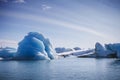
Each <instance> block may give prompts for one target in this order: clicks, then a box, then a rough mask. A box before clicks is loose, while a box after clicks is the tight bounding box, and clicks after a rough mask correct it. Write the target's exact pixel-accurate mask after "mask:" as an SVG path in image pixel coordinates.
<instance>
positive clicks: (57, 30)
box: [0, 0, 120, 48]
mask: <svg viewBox="0 0 120 80" xmlns="http://www.w3.org/2000/svg"><path fill="white" fill-rule="evenodd" d="M31 31H34V32H39V33H42V34H43V35H44V36H45V37H47V38H49V39H50V41H51V43H52V45H53V47H76V46H79V47H81V48H93V47H94V44H95V43H96V42H100V43H102V44H104V43H118V42H120V37H119V34H120V0H0V45H5V46H10V45H16V44H17V43H18V42H19V41H21V40H22V39H23V37H24V36H25V35H26V34H27V33H28V32H31Z"/></svg>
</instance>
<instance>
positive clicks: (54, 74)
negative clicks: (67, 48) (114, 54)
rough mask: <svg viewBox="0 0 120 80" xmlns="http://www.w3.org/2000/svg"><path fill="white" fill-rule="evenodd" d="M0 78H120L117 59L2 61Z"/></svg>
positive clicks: (67, 79) (59, 79) (21, 79)
mask: <svg viewBox="0 0 120 80" xmlns="http://www.w3.org/2000/svg"><path fill="white" fill-rule="evenodd" d="M0 80H120V61H119V60H116V59H94V58H65V59H59V60H52V61H46V60H45V61H0Z"/></svg>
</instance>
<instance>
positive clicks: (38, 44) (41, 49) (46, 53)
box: [0, 32, 55, 60]
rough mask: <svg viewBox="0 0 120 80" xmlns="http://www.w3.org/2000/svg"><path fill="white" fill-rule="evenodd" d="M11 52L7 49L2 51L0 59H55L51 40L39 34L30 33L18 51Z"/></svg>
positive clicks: (20, 44) (20, 43)
mask: <svg viewBox="0 0 120 80" xmlns="http://www.w3.org/2000/svg"><path fill="white" fill-rule="evenodd" d="M5 51H6V52H5ZM10 51H11V50H9V51H7V49H2V51H1V53H0V55H1V56H0V57H1V58H4V59H7V58H9V59H13V60H50V59H54V58H55V54H54V52H53V49H52V45H51V43H50V41H49V39H47V38H45V37H44V36H43V35H42V34H40V33H38V32H29V33H28V35H26V36H25V37H24V39H23V40H22V41H21V42H19V44H18V49H17V51H16V52H10Z"/></svg>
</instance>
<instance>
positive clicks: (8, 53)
mask: <svg viewBox="0 0 120 80" xmlns="http://www.w3.org/2000/svg"><path fill="white" fill-rule="evenodd" d="M16 51H17V50H16V49H15V48H11V47H5V48H0V57H1V58H3V59H11V58H13V57H14V54H16Z"/></svg>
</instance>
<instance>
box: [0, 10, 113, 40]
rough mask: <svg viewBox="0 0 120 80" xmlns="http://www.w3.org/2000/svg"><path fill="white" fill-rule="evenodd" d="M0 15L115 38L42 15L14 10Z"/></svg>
mask: <svg viewBox="0 0 120 80" xmlns="http://www.w3.org/2000/svg"><path fill="white" fill-rule="evenodd" d="M0 15H5V16H11V17H15V18H20V19H25V20H31V21H35V22H44V23H47V24H53V25H57V26H62V27H65V28H69V29H72V30H75V31H80V32H86V33H88V34H91V35H95V36H99V37H101V38H104V39H106V40H112V39H115V38H114V37H113V36H109V35H107V34H104V33H101V32H98V31H97V30H94V29H91V28H88V27H85V26H82V25H78V24H74V23H70V22H67V21H61V20H56V19H53V18H47V17H44V16H37V15H32V14H25V13H16V12H3V13H1V14H0Z"/></svg>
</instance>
